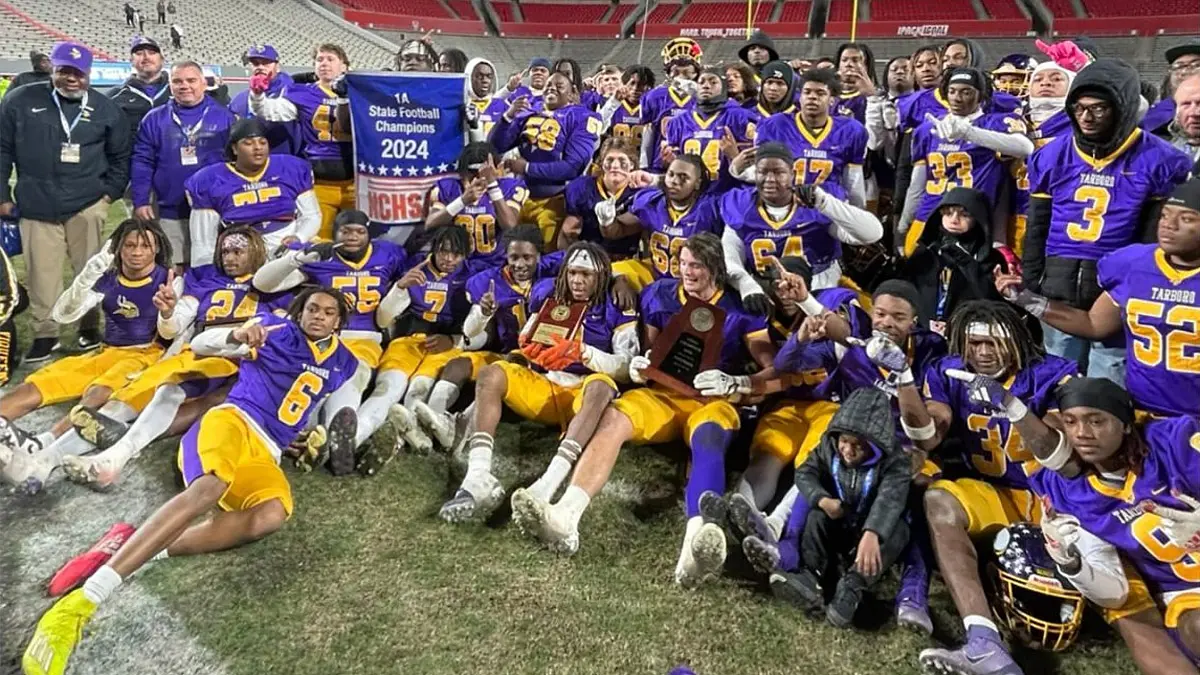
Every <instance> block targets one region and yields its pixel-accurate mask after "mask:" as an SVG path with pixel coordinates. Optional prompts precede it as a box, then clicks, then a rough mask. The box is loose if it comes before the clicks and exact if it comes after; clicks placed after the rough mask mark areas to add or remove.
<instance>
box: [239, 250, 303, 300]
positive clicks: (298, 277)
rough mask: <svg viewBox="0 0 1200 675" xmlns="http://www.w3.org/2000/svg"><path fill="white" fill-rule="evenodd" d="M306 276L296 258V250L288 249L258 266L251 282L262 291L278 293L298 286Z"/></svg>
mask: <svg viewBox="0 0 1200 675" xmlns="http://www.w3.org/2000/svg"><path fill="white" fill-rule="evenodd" d="M307 278H308V275H306V274H305V273H304V272H303V271H302V270H301V269H300V263H299V261H297V260H296V251H288V252H287V253H286V254H285V255H283V256H281V257H279V258H276V259H274V260H272V261H270V262H268V263H267V264H265V265H263V266H262V267H260V268H258V271H257V272H255V273H254V280H253V281H252V283H253V284H254V287H255V288H257V289H258V290H260V291H262V292H263V293H278V292H280V291H286V290H287V289H289V288H295V287H297V286H299V285H300V284H302V283H304V280H305V279H307Z"/></svg>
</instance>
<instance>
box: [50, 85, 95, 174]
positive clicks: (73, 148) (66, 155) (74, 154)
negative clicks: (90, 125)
mask: <svg viewBox="0 0 1200 675" xmlns="http://www.w3.org/2000/svg"><path fill="white" fill-rule="evenodd" d="M50 98H51V99H53V100H54V107H55V108H58V121H59V122H61V123H62V129H63V133H65V134H66V135H67V141H66V142H65V143H63V144H62V149H61V150H60V152H59V155H58V160H59V161H60V162H62V163H63V164H78V163H79V161H80V158H81V155H82V153H81V152H80V149H79V144H78V143H72V142H71V132H73V131H75V127H76V125H78V124H79V120H81V119H83V111H84V110H86V109H87V104H88V94H87V92H86V91H85V92H83V98H82V99H80V100H79V113H78V114H77V115H75V119H74V121H72V122H70V123H69V124H68V123H67V116H66V114H65V113H63V109H62V103H61V102H60V101H59V100H58V92H53V93H52V94H51V95H50Z"/></svg>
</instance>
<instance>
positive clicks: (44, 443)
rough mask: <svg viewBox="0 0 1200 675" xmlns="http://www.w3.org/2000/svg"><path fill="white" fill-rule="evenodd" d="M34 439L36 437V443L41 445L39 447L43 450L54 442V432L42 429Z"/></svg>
mask: <svg viewBox="0 0 1200 675" xmlns="http://www.w3.org/2000/svg"><path fill="white" fill-rule="evenodd" d="M34 439H36V440H37V442H38V445H39V446H41V448H42V449H43V450H45V449H46V448H48V447H50V444H51V443H53V442H54V440H55V436H54V432H52V431H43V432H42V433H40V434H38V435H36V436H34Z"/></svg>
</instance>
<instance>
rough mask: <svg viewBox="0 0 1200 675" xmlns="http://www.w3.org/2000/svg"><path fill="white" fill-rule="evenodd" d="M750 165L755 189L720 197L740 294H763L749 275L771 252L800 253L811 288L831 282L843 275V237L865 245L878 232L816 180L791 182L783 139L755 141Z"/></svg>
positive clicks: (763, 266) (791, 161)
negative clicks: (810, 274) (809, 274)
mask: <svg viewBox="0 0 1200 675" xmlns="http://www.w3.org/2000/svg"><path fill="white" fill-rule="evenodd" d="M754 170H755V174H756V175H755V178H756V182H757V189H756V188H754V187H746V188H738V189H735V190H732V191H730V192H728V193H726V194H725V195H723V196H722V197H721V203H720V214H721V221H722V222H724V223H725V232H724V234H723V235H722V237H721V240H722V243H723V244H724V247H725V264H726V265H727V266H728V268H729V271H730V273H731V274H733V275H736V276H737V277H738V278H739V279H744V281H740V282H739V291H740V293H741V295H742V298H743V299H744V300H747V299H748V297H749V296H751V295H755V294H762V292H763V291H762V288H761V287H760V286H759V285H758V284H757V283H754V282H753V279H752V278H751V277H750V275H751V274H759V275H762V274H764V273H765V272H766V270H767V269H768V268H769V267H770V266H771V258H785V257H789V256H800V257H802V258H804V259H805V260H807V261H808V263H809V265H811V266H812V268H813V288H814V289H816V290H820V289H824V288H832V287H834V286H837V285H838V284H839V283H841V279H842V268H841V263H840V262H839V259H840V258H841V251H842V246H841V244H842V242H844V243H847V244H854V245H856V246H865V245H867V244H871V243H874V242H876V241H879V239H880V238H881V237H883V226H882V225H881V224H880V223H879V219H878V218H876V217H875V216H874V215H872V214H870V213H868V212H867V211H864V210H862V209H860V208H857V207H855V206H851V205H850V204H848V203H846V202H844V201H842V200H841V199H839V198H838V197H837V196H835V195H833V194H831V193H828V192H826V191H825V190H823V189H822V188H820V187H818V186H813V185H802V186H800V187H798V188H797V187H795V186H796V183H797V180H796V158H795V156H794V155H793V154H792V152H791V150H789V149H788V148H787V147H786V146H784V145H783V144H782V143H766V144H763V145H760V146H758V147H757V148H756V149H755V151H754ZM747 281H748V282H749V283H747ZM763 297H764V298H765V296H763ZM751 306H754V307H755V308H756V309H760V307H759V306H757V305H751ZM760 313H762V314H766V312H765V311H761V312H760Z"/></svg>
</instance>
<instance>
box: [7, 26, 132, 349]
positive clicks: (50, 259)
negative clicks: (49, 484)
mask: <svg viewBox="0 0 1200 675" xmlns="http://www.w3.org/2000/svg"><path fill="white" fill-rule="evenodd" d="M50 63H51V64H52V66H53V68H54V72H53V73H52V74H51V76H50V83H49V84H48V85H45V84H37V85H30V86H28V87H22V88H21V89H18V90H17V91H13V92H10V93H9V94H8V95H7V96H5V97H4V103H3V105H2V106H0V216H12V215H14V211H16V210H17V209H19V210H20V218H21V220H20V229H21V245H22V248H23V249H24V251H25V265H26V268H27V270H28V281H27V284H28V288H29V302H30V313H31V314H32V315H33V332H34V336H35V339H34V341H33V346H32V347H30V350H29V354H28V355H27V356H26V360H27V361H33V362H36V361H43V360H45V359H47V358H49V357H50V352H51V351H53V349H54V348H55V346H56V344H57V342H58V341H57V335H58V330H59V326H58V324H57V323H55V322H54V320H53V319H51V318H50V310H51V308H53V307H54V302H55V301H56V300H58V296H59V295H61V294H62V291H63V274H62V268H63V258H64V257H65V256H66V255H69V256H70V257H71V266H72V267H74V268H75V272H76V274H78V273H80V272H82V271H83V268H84V265H86V264H87V261H88V259H89V258H90V257H91V256H92V255H94V254H95V253H96V252H97V251H99V250H100V242H101V239H100V229H101V227H103V226H104V221H105V220H106V219H107V217H108V205H109V204H110V203H112V201H113V200H114V199H119V198H120V197H121V194H122V193H123V192H124V191H125V184H126V183H128V182H129V123H128V120H127V119H126V118H125V116H124V115H123V114H121V109H120V108H118V107H117V106H116V104H114V103H113V102H112V101H111V100H109V98H108V97H106V96H104V94H102V93H100V92H99V91H97V90H95V89H91V88H89V87H88V73H90V72H91V68H92V53H91V51H89V50H88V48H87V47H84V46H83V45H81V44H79V43H75V42H60V43H59V44H57V45H55V46H54V49H53V51H51V53H50ZM13 169H16V172H17V183H16V187H15V189H12V188H10V187H9V182H8V181H9V178H10V177H11V176H12V172H13ZM14 202H15V203H14ZM98 324H99V315H98V314H87V315H84V318H83V319H82V321H81V322H80V330H79V343H78V345H77V346H78V347H79V348H81V349H90V348H92V347H98V346H99V345H100V335H99V331H98V330H97V328H98Z"/></svg>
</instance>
